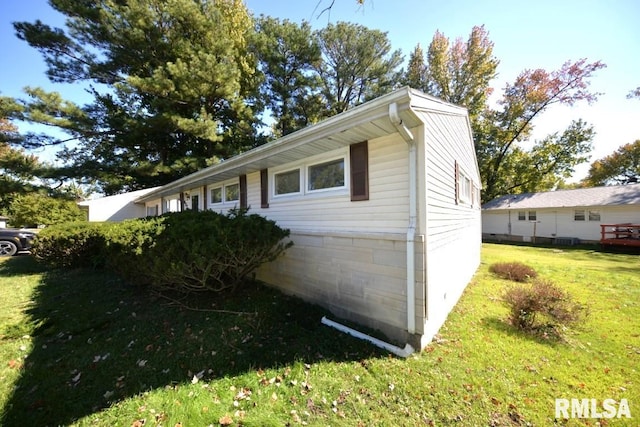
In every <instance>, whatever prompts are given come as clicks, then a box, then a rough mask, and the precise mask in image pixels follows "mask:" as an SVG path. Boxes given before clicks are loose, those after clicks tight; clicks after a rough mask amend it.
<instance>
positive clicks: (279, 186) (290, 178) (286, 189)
mask: <svg viewBox="0 0 640 427" xmlns="http://www.w3.org/2000/svg"><path fill="white" fill-rule="evenodd" d="M273 178H274V179H273V180H274V183H275V194H276V195H281V194H293V193H299V192H300V169H294V170H292V171H287V172H282V173H277V174H275V175H274V176H273Z"/></svg>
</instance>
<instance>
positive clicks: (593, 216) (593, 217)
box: [589, 210, 600, 221]
mask: <svg viewBox="0 0 640 427" xmlns="http://www.w3.org/2000/svg"><path fill="white" fill-rule="evenodd" d="M589 221H600V211H591V210H590V211H589Z"/></svg>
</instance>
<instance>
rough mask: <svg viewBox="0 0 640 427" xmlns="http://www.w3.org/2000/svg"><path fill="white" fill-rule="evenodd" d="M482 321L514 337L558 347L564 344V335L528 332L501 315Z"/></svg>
mask: <svg viewBox="0 0 640 427" xmlns="http://www.w3.org/2000/svg"><path fill="white" fill-rule="evenodd" d="M482 322H483V323H484V324H485V325H487V326H489V327H491V328H493V329H495V330H496V331H498V332H500V333H502V334H505V335H508V336H510V337H512V338H518V339H526V340H530V341H533V342H536V343H538V344H545V345H548V346H551V347H556V346H558V345H559V344H562V342H563V340H562V337H559V336H556V335H555V334H552V335H549V336H547V337H544V336H542V334H540V333H536V332H531V333H527V332H524V331H521V330H518V329H516V328H514V327H513V326H511V325H510V324H509V323H508V322H506V321H505V320H504V319H501V318H499V317H485V318H484V319H482Z"/></svg>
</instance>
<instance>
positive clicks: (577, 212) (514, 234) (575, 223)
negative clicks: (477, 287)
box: [482, 184, 640, 244]
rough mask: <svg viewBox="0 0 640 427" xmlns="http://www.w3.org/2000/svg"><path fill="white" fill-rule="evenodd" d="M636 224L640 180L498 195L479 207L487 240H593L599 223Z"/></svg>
mask: <svg viewBox="0 0 640 427" xmlns="http://www.w3.org/2000/svg"><path fill="white" fill-rule="evenodd" d="M627 223H631V224H640V184H630V185H622V186H611V187H594V188H579V189H575V190H558V191H550V192H544V193H526V194H516V195H509V196H503V197H499V198H497V199H494V200H492V201H490V202H488V203H486V204H484V205H483V206H482V236H483V238H485V239H487V240H512V241H525V242H531V241H535V242H538V243H540V242H542V243H562V244H567V243H568V244H572V243H578V242H583V243H595V242H598V241H600V238H601V225H607V224H609V225H610V224H627Z"/></svg>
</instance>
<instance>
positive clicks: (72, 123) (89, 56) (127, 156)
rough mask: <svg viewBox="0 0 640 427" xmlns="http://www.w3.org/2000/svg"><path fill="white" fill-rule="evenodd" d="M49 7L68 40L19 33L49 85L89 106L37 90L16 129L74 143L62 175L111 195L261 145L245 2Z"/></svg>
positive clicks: (24, 28) (36, 31) (58, 34)
mask: <svg viewBox="0 0 640 427" xmlns="http://www.w3.org/2000/svg"><path fill="white" fill-rule="evenodd" d="M50 3H51V5H52V6H53V7H54V8H55V9H56V10H58V11H59V12H61V13H63V14H64V15H66V16H67V17H68V18H67V21H66V28H64V29H60V28H52V27H50V26H48V25H46V24H44V23H42V22H40V21H37V22H35V23H25V22H22V23H17V24H15V28H16V31H17V34H18V37H20V38H21V39H24V40H26V41H27V42H28V43H29V44H30V45H31V46H33V47H35V48H37V49H38V50H40V51H41V53H42V54H43V56H44V58H45V61H46V63H47V65H48V70H47V74H48V76H49V78H50V79H51V80H52V81H53V82H65V83H71V82H81V83H84V84H86V85H87V86H88V87H89V89H88V90H89V92H90V94H91V95H92V102H91V103H89V104H87V105H84V106H81V107H80V106H75V105H73V104H71V103H68V102H65V101H64V100H62V99H61V98H60V96H59V95H57V94H50V93H45V92H44V91H42V90H40V89H37V88H36V89H33V90H32V91H31V93H30V95H31V96H32V99H33V100H32V101H25V102H24V105H25V107H26V112H25V113H24V115H23V117H22V118H23V119H26V120H30V121H32V122H36V123H45V124H53V125H55V126H57V127H59V128H61V129H63V130H64V131H66V132H67V133H68V134H69V140H74V141H75V142H76V144H75V145H73V146H71V147H70V148H67V149H66V150H64V152H63V153H62V155H61V157H62V159H64V160H65V161H66V162H67V166H68V167H67V168H66V170H65V169H62V170H61V171H60V173H61V174H63V175H65V174H66V175H68V176H77V175H81V176H82V177H84V178H85V180H86V181H91V182H96V183H98V184H99V187H100V188H101V189H102V190H103V191H104V192H105V193H106V194H112V193H117V192H121V191H126V190H133V189H137V188H144V187H150V186H153V185H160V184H164V183H167V182H170V181H172V180H175V179H176V178H179V177H181V176H184V175H186V174H188V173H191V172H193V171H195V170H197V169H199V168H201V167H203V166H205V165H208V164H210V163H211V162H213V161H216V159H219V158H226V157H229V156H231V155H233V154H235V153H238V152H239V151H242V150H244V149H247V148H250V147H252V146H254V145H255V144H256V143H257V138H256V130H255V129H256V125H257V120H256V119H255V117H256V113H257V112H258V111H254V110H253V109H252V106H253V105H259V104H258V103H257V102H256V98H257V79H256V75H255V68H256V60H255V58H254V56H252V55H250V54H248V51H247V40H248V37H249V36H250V35H251V32H252V31H253V26H252V20H251V18H250V16H249V14H248V12H247V10H246V8H245V6H244V4H243V2H242V1H241V0H213V1H205V0H130V1H127V2H121V1H116V0H99V1H94V2H79V1H74V0H51V2H50ZM34 141H35V143H39V144H55V143H59V142H60V140H59V139H54V138H50V137H49V138H48V137H46V136H44V137H40V138H35V137H34V136H33V135H32V136H31V138H30V142H31V143H32V144H33V143H34Z"/></svg>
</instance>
